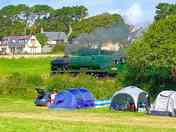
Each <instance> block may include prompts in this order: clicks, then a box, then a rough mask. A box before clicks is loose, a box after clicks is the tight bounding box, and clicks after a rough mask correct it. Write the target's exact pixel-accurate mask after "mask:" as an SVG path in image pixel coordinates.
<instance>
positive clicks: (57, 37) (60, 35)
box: [43, 32, 67, 41]
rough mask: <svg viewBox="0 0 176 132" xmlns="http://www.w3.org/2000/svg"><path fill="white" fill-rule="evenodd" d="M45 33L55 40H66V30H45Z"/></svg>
mask: <svg viewBox="0 0 176 132" xmlns="http://www.w3.org/2000/svg"><path fill="white" fill-rule="evenodd" d="M43 34H44V35H45V36H46V37H47V38H48V39H49V40H53V41H60V40H65V39H66V37H67V35H66V34H65V33H64V32H43Z"/></svg>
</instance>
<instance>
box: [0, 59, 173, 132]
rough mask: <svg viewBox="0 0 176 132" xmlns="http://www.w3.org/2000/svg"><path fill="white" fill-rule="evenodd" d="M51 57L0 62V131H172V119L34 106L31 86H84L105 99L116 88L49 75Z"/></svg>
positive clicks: (112, 83) (84, 78) (81, 78)
mask: <svg viewBox="0 0 176 132" xmlns="http://www.w3.org/2000/svg"><path fill="white" fill-rule="evenodd" d="M51 59H52V58H35V59H34V58H33V59H24V58H21V59H0V131H3V132H51V131H52V132H68V131H69V132H90V131H96V132H174V131H176V126H175V123H176V119H175V118H169V117H157V116H150V115H145V114H144V113H130V112H115V111H110V110H109V109H108V108H101V109H95V108H92V109H84V110H73V111H71V110H51V109H47V108H46V107H36V106H35V105H34V103H33V101H34V98H35V96H36V93H35V89H34V88H35V87H36V86H40V85H43V86H45V87H47V88H48V89H52V88H56V89H58V90H62V89H64V88H68V87H76V86H84V87H87V88H89V90H90V91H91V92H93V94H94V95H95V96H96V98H98V99H99V98H108V97H111V96H112V94H113V93H114V92H115V91H116V90H117V89H118V88H120V85H119V84H118V83H117V82H116V80H115V79H101V80H97V79H96V78H95V77H91V76H88V75H85V74H81V75H79V76H76V77H75V76H71V75H58V76H56V77H50V76H49V69H50V61H51Z"/></svg>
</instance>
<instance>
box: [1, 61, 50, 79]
mask: <svg viewBox="0 0 176 132" xmlns="http://www.w3.org/2000/svg"><path fill="white" fill-rule="evenodd" d="M50 60H52V58H28V59H25V58H20V59H4V58H3V59H2V58H1V59H0V76H2V75H4V74H12V73H17V72H18V73H23V74H44V73H45V74H46V73H49V69H50Z"/></svg>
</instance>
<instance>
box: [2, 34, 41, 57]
mask: <svg viewBox="0 0 176 132" xmlns="http://www.w3.org/2000/svg"><path fill="white" fill-rule="evenodd" d="M41 51H42V50H41V44H40V43H39V41H38V40H37V38H36V37H35V36H33V35H32V36H29V35H28V36H8V37H4V38H2V41H1V43H0V53H1V54H40V53H41Z"/></svg>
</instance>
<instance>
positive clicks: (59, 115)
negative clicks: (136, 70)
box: [0, 97, 176, 132]
mask: <svg viewBox="0 0 176 132" xmlns="http://www.w3.org/2000/svg"><path fill="white" fill-rule="evenodd" d="M175 124H176V119H175V118H168V117H155V116H148V115H144V114H143V113H129V112H127V113H125V112H112V111H109V110H108V109H87V110H75V111H63V110H60V111H57V110H49V109H47V108H45V107H35V106H34V105H33V101H32V100H29V99H19V98H17V97H13V98H12V97H11V98H10V97H1V98H0V131H2V132H93V131H95V132H174V131H176V126H175Z"/></svg>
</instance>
